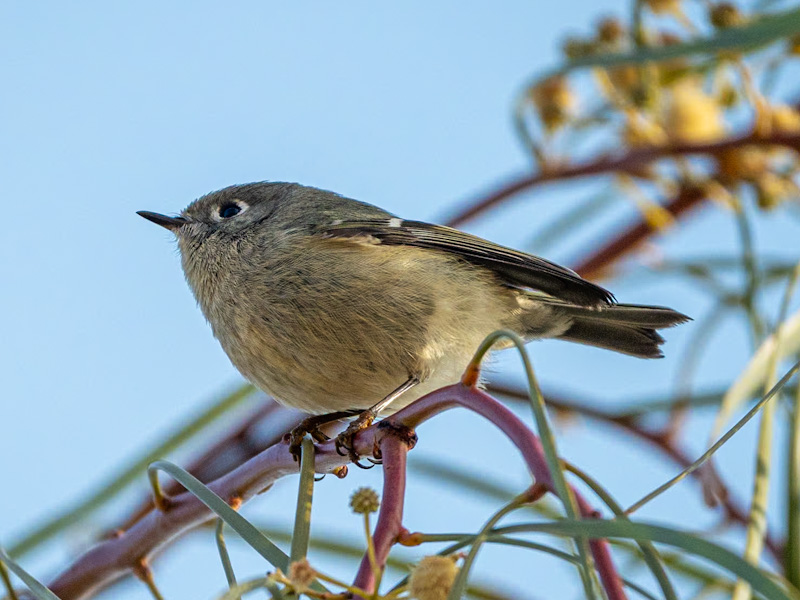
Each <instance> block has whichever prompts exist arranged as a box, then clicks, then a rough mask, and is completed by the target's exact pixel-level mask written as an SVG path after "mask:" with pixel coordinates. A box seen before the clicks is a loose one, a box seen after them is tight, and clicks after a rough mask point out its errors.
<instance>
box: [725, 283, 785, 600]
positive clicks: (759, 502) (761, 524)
mask: <svg viewBox="0 0 800 600" xmlns="http://www.w3.org/2000/svg"><path fill="white" fill-rule="evenodd" d="M796 282H797V277H792V278H791V279H790V280H789V284H788V285H787V286H786V292H785V294H784V296H783V302H782V303H781V309H780V315H779V316H778V322H777V324H776V325H775V330H774V332H773V334H772V337H773V338H774V339H775V347H774V348H773V350H772V356H770V361H769V366H768V367H767V376H766V378H765V386H766V387H769V386H770V385H772V382H773V381H775V377H776V373H777V369H778V359H779V357H780V355H781V354H780V350H781V348H780V340H781V335H780V330H781V327H782V325H783V323H784V322H785V321H786V313H787V312H788V311H789V303H790V302H791V298H792V293H793V292H794V286H795V283H796ZM775 410H776V404H775V403H774V402H772V403H770V404H767V405H765V406H764V410H763V411H762V413H761V426H760V427H759V432H758V449H757V452H756V474H755V478H754V481H753V495H752V499H751V501H750V516H749V519H748V523H747V537H746V541H745V548H744V559H745V560H746V561H748V562H750V563H752V564H754V565H757V564H758V562H759V558H760V556H761V551H762V550H763V547H764V536H765V534H766V530H767V503H768V501H769V483H770V474H771V472H772V469H771V465H772V438H773V433H772V432H773V422H774V420H775ZM751 597H752V592H751V590H750V586H749V585H748V584H747V583H745V582H744V581H742V580H741V579H740V580H739V581H737V582H736V588H735V589H734V591H733V600H749V599H750V598H751Z"/></svg>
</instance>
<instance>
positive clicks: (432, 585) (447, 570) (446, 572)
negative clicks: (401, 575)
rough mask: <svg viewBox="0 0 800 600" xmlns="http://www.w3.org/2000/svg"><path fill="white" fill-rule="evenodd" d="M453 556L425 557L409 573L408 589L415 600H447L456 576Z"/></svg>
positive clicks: (456, 569)
mask: <svg viewBox="0 0 800 600" xmlns="http://www.w3.org/2000/svg"><path fill="white" fill-rule="evenodd" d="M456 560H457V558H456V557H454V556H426V557H424V558H423V559H422V560H421V561H419V564H418V565H417V566H416V567H415V568H414V570H413V571H412V572H411V577H410V578H409V581H408V589H409V591H410V592H411V597H412V598H416V600H447V594H449V593H450V588H451V587H453V582H454V581H455V579H456V575H457V574H458V567H457V566H456Z"/></svg>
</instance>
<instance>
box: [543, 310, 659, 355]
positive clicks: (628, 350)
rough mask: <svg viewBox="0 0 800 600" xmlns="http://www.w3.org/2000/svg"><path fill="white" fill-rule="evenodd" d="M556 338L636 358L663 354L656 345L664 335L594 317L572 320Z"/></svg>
mask: <svg viewBox="0 0 800 600" xmlns="http://www.w3.org/2000/svg"><path fill="white" fill-rule="evenodd" d="M558 339H560V340H567V341H570V342H577V343H579V344H588V345H589V346H597V347H598V348H605V349H606V350H613V351H614V352H621V353H623V354H630V355H631V356H638V357H639V358H662V357H663V356H664V353H663V352H661V348H660V347H659V346H660V345H661V344H662V343H663V342H664V338H662V337H661V336H660V335H659V334H658V332H656V330H655V329H648V328H646V327H634V326H630V325H620V324H618V323H613V322H610V323H603V322H602V321H598V320H596V319H586V320H582V319H576V320H575V321H574V322H573V323H572V325H571V326H570V328H569V329H567V331H566V332H564V333H563V334H561V335H560V336H558Z"/></svg>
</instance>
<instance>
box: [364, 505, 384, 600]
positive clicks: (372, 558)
mask: <svg viewBox="0 0 800 600" xmlns="http://www.w3.org/2000/svg"><path fill="white" fill-rule="evenodd" d="M364 537H365V538H366V540H367V556H368V557H369V567H370V569H372V572H373V573H375V592H374V593H373V594H372V596H373V597H375V596H376V594H377V593H378V590H379V589H380V587H381V581H380V578H381V576H382V575H383V569H381V568H380V567H379V566H378V557H377V556H376V555H375V540H374V539H372V525H371V524H370V518H369V513H368V512H365V513H364Z"/></svg>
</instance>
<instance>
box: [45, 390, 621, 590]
mask: <svg viewBox="0 0 800 600" xmlns="http://www.w3.org/2000/svg"><path fill="white" fill-rule="evenodd" d="M455 406H463V407H465V408H468V409H470V410H473V411H475V412H476V413H478V414H480V415H481V416H483V417H485V418H487V419H488V420H490V421H491V422H492V423H494V424H495V425H496V426H498V427H499V428H500V429H501V430H502V431H503V432H504V433H505V434H506V435H507V436H508V437H509V438H510V439H511V441H512V442H513V443H514V444H515V445H516V446H517V448H518V449H519V450H520V452H521V453H522V455H523V458H524V459H525V462H526V464H527V465H528V468H529V469H530V471H531V474H532V476H533V477H534V479H535V480H536V481H537V482H538V483H540V484H543V485H545V486H547V487H548V488H549V489H550V490H551V491H552V479H551V477H550V472H549V471H548V469H547V461H546V459H545V456H544V451H543V449H542V446H541V443H540V441H539V439H538V438H537V437H536V436H535V435H534V434H533V432H532V431H531V430H530V429H528V428H527V427H526V426H525V424H524V423H522V421H520V420H519V418H517V417H516V416H515V415H514V413H513V412H511V411H510V410H509V409H508V408H506V407H505V406H503V405H502V404H500V403H499V402H497V401H496V400H494V399H493V398H491V397H490V396H488V395H487V394H485V393H483V392H480V391H479V390H476V389H474V388H468V387H465V386H463V385H461V384H457V385H454V386H450V387H447V388H443V389H441V390H438V391H436V392H433V393H432V394H429V395H428V396H426V397H424V398H422V399H420V400H418V401H416V402H414V403H412V404H411V405H409V406H407V407H405V408H404V409H402V410H400V411H398V412H397V413H396V414H395V415H394V416H393V417H392V418H391V422H392V423H393V424H395V425H400V426H405V427H409V428H412V429H413V428H416V426H418V425H420V424H421V423H423V422H424V421H426V420H428V419H430V418H432V417H434V416H436V415H437V414H439V413H441V412H444V411H446V410H448V409H450V408H453V407H455ZM385 430H386V427H385V426H383V427H381V426H380V424H379V425H374V426H372V427H370V428H369V429H367V430H366V431H364V432H363V433H361V434H360V435H359V436H358V437H357V439H356V442H355V447H356V450H357V452H358V453H359V454H361V455H369V454H371V453H372V452H373V448H374V447H375V445H376V444H377V445H378V446H379V447H380V448H381V450H382V452H384V454H385V456H386V457H387V458H388V460H389V463H388V464H389V465H394V466H395V467H398V466H400V467H403V469H402V471H403V472H404V465H402V464H401V462H402V461H401V459H400V458H399V454H397V452H398V451H400V448H399V447H398V446H396V445H395V443H394V442H392V441H389V440H390V439H392V437H393V436H385ZM315 461H316V464H315V469H316V471H317V472H320V473H328V472H331V471H332V470H334V469H335V468H337V467H339V466H342V465H343V464H345V463H346V459H345V458H343V457H342V456H340V455H339V454H338V453H337V452H336V450H335V447H334V443H333V441H331V442H328V443H326V444H321V445H319V446H318V447H317V452H316V455H315ZM297 471H298V466H297V463H296V462H295V461H294V459H293V457H292V455H291V454H290V452H289V451H288V446H287V445H286V444H285V443H279V444H276V445H274V446H271V447H270V448H268V449H267V450H265V451H263V452H261V453H260V454H258V455H257V456H255V457H253V458H252V459H250V460H249V461H247V462H246V463H244V464H243V465H241V466H240V467H238V468H236V469H234V470H233V471H231V472H230V473H228V474H226V475H224V476H222V477H220V478H219V479H217V480H215V481H213V482H211V483H210V484H208V486H209V488H210V489H211V490H212V491H214V492H215V493H216V494H217V495H218V496H220V497H221V498H223V499H225V500H226V501H227V502H229V503H231V504H234V503H239V502H241V503H244V502H247V501H248V500H250V499H251V498H253V497H254V496H255V495H256V494H257V493H258V492H260V491H262V490H264V489H265V488H267V487H269V486H270V485H271V484H273V483H274V482H275V481H276V480H277V479H279V478H281V477H284V476H286V475H289V474H293V473H297ZM389 475H390V474H389ZM402 479H404V478H398V477H397V472H395V474H394V476H388V475H387V481H388V482H389V483H388V484H387V485H389V486H390V487H389V488H388V489H386V488H385V490H384V493H385V494H387V492H388V496H389V498H390V505H389V508H388V509H387V510H392V511H393V512H394V513H395V517H394V518H393V519H392V520H391V523H390V524H387V525H385V526H384V527H383V528H382V529H380V530H379V531H376V538H375V542H376V546H377V547H380V548H381V557H382V560H383V562H385V556H384V554H388V551H387V550H388V548H389V547H390V546H391V545H392V544H393V543H394V542H395V541H396V540H397V536H398V534H399V532H400V529H399V527H401V521H402V502H399V503H398V501H397V499H398V497H399V494H400V492H401V491H402V488H401V487H399V486H400V485H404V483H403V482H402V481H401V480H402ZM392 486H395V487H392ZM166 506H167V507H168V508H166V509H165V510H153V511H151V512H150V513H148V514H147V515H145V516H144V517H143V518H141V519H140V520H139V521H138V522H137V523H135V524H134V525H133V526H132V527H131V528H130V529H129V530H128V531H125V532H120V533H119V535H118V536H117V537H115V538H113V539H109V540H105V541H103V542H100V543H98V544H97V545H96V546H94V547H93V548H91V549H90V550H89V551H88V552H86V553H85V554H84V555H83V556H81V557H80V558H78V559H77V560H76V561H75V563H73V564H72V565H71V566H70V567H69V568H68V569H67V570H66V571H65V572H64V573H62V574H61V575H59V576H58V577H57V578H56V579H55V580H54V581H53V582H52V583H51V584H50V589H51V590H52V591H53V592H54V593H55V594H56V595H57V596H58V597H59V598H61V599H62V600H79V599H82V598H88V597H90V596H91V595H92V594H93V593H95V592H97V591H98V590H100V589H102V588H104V587H106V586H108V585H110V584H111V583H113V582H114V581H116V580H118V579H120V578H121V577H124V576H125V575H127V574H129V573H130V572H132V571H133V570H134V569H136V568H137V567H138V566H139V565H141V564H142V563H143V561H145V562H146V561H147V559H148V558H149V557H150V556H152V555H153V554H154V553H156V552H158V551H159V550H160V549H163V548H164V547H165V546H166V545H167V544H169V542H170V541H171V540H173V539H175V538H176V537H177V536H179V535H181V534H182V533H184V532H186V531H188V530H189V529H192V528H194V527H196V526H198V525H200V524H202V523H204V522H206V521H208V520H209V519H211V518H212V517H213V514H212V513H211V512H210V511H209V510H208V509H207V508H206V507H205V505H204V504H202V503H201V502H200V501H199V500H198V499H197V498H196V497H195V496H193V495H192V494H190V493H188V492H184V493H182V494H179V495H177V496H174V497H172V498H170V501H169V502H167V503H166ZM579 506H580V507H581V511H582V513H583V514H584V516H589V517H590V516H593V515H594V512H593V511H592V510H591V509H590V508H589V507H588V505H587V504H585V502H584V501H583V500H579ZM387 519H388V517H387ZM591 549H592V553H593V555H594V560H595V564H596V566H597V569H598V572H599V574H600V577H601V581H602V582H603V584H604V586H605V589H606V593H607V594H608V595H609V597H610V598H612V599H614V600H622V599H623V598H625V595H624V592H623V591H622V584H621V581H620V578H619V576H618V574H617V572H616V570H615V569H614V565H613V562H612V561H611V556H610V553H609V550H608V545H607V543H606V542H605V541H603V540H595V541H594V542H592V544H591Z"/></svg>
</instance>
